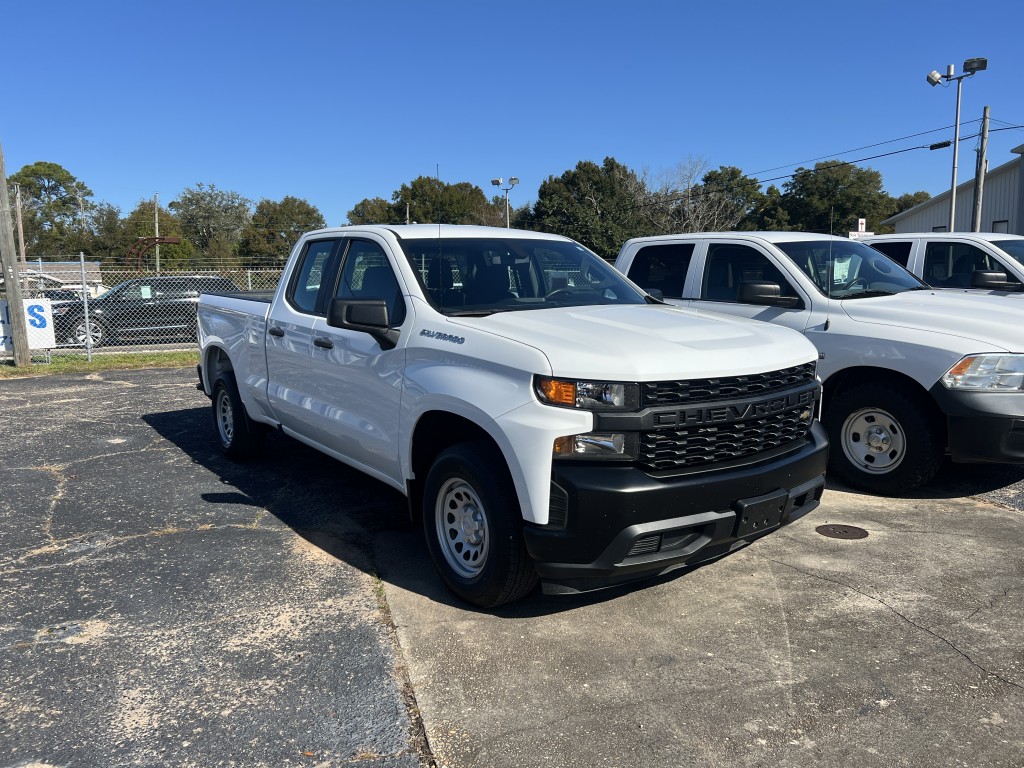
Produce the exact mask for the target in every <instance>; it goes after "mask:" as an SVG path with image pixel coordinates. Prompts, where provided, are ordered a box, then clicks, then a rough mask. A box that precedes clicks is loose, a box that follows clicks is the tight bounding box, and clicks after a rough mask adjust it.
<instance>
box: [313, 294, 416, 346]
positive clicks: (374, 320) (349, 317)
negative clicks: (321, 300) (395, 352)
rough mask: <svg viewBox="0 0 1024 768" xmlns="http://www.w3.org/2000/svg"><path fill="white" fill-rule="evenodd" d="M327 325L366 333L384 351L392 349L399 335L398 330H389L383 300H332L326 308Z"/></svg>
mask: <svg viewBox="0 0 1024 768" xmlns="http://www.w3.org/2000/svg"><path fill="white" fill-rule="evenodd" d="M327 324H328V325H329V326H331V327H332V328H343V329H345V330H349V331H360V332H362V333H368V334H370V335H371V336H372V337H373V338H375V339H376V340H377V342H378V343H379V344H380V345H381V347H382V348H384V349H391V348H393V347H394V346H395V344H397V343H398V337H399V334H400V333H401V331H400V330H399V329H398V328H394V329H392V328H391V325H390V321H389V320H388V303H387V301H385V300H384V299H333V300H332V301H331V303H330V305H328V307H327Z"/></svg>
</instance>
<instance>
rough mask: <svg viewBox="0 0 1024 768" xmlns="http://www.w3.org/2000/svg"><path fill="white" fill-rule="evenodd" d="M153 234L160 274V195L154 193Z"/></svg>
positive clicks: (157, 268) (157, 267)
mask: <svg viewBox="0 0 1024 768" xmlns="http://www.w3.org/2000/svg"><path fill="white" fill-rule="evenodd" d="M153 229H154V230H155V231H154V232H153V234H154V235H156V273H157V274H158V275H159V274H160V193H159V192H154V193H153Z"/></svg>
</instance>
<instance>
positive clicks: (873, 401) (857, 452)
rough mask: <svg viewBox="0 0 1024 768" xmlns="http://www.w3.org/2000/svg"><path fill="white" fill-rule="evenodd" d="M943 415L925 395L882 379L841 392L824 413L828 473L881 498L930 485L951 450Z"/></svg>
mask: <svg viewBox="0 0 1024 768" xmlns="http://www.w3.org/2000/svg"><path fill="white" fill-rule="evenodd" d="M939 416H940V415H939V414H938V413H937V411H936V410H935V408H934V407H932V406H931V403H929V402H928V401H927V400H926V399H925V397H924V395H923V394H921V395H915V394H914V393H912V392H908V391H906V390H905V389H901V388H898V387H893V386H889V385H885V384H880V383H862V384H855V385H852V386H850V387H848V388H846V389H843V390H840V391H839V392H837V393H836V395H835V397H834V399H833V401H832V402H831V403H830V404H829V405H828V408H827V410H826V411H825V414H824V423H825V429H826V430H827V431H828V437H829V471H830V472H832V473H833V474H834V475H835V476H836V477H837V478H839V479H840V480H842V481H843V482H844V483H846V484H847V485H849V486H850V487H851V488H856V489H858V490H861V491H867V492H868V493H873V494H877V495H879V496H898V495H900V494H903V493H907V492H909V491H912V490H914V489H915V488H919V487H920V486H922V485H924V484H926V483H928V482H929V481H930V480H931V479H932V478H933V477H935V475H936V474H937V473H938V471H939V467H940V466H941V465H942V459H943V457H944V456H945V453H946V433H945V428H944V427H943V424H942V421H941V419H940V418H939Z"/></svg>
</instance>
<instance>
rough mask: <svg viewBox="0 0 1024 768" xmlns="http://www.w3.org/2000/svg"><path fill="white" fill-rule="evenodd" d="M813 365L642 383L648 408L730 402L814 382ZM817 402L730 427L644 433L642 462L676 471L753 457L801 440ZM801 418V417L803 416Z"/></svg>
mask: <svg viewBox="0 0 1024 768" xmlns="http://www.w3.org/2000/svg"><path fill="white" fill-rule="evenodd" d="M814 373H815V365H814V363H807V364H806V365H799V366H796V367H793V368H784V369H782V370H781V371H771V372H769V373H762V374H756V375H753V376H735V377H729V378H721V379H694V380H691V381H660V382H652V383H649V384H642V385H641V396H640V399H641V402H642V404H643V406H645V407H652V406H668V405H679V404H682V403H685V404H687V405H691V404H695V403H706V402H716V403H726V404H727V403H728V402H729V401H738V400H745V399H747V400H749V398H751V397H759V396H771V395H773V394H775V393H781V392H785V391H788V390H793V389H794V388H797V387H799V388H800V389H806V385H807V384H808V383H810V382H813V381H814ZM808 408H810V409H811V411H812V413H813V410H814V403H811V404H808V403H807V402H804V403H800V404H794V405H792V406H791V407H789V408H786V409H784V410H780V411H778V412H775V413H770V414H768V415H765V416H757V417H754V418H749V419H744V420H742V421H735V422H731V423H703V424H694V425H692V426H682V427H669V428H665V429H654V430H650V431H646V432H641V433H640V445H639V455H638V460H639V463H640V464H641V465H642V466H644V467H647V468H648V469H651V470H674V469H684V468H687V469H688V468H692V467H700V466H707V465H713V464H718V463H721V462H727V461H732V460H734V459H741V458H744V457H747V456H754V455H756V454H759V453H762V452H764V451H768V450H771V449H772V448H779V447H784V446H786V445H789V444H791V443H794V442H796V441H798V440H802V439H803V438H804V437H806V435H807V433H808V431H809V430H810V428H811V422H812V421H813V419H810V418H807V410H808ZM801 417H802V418H801Z"/></svg>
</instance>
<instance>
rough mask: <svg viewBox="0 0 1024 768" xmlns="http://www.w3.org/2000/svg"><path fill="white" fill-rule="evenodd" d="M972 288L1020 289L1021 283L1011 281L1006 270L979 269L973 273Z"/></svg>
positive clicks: (991, 289)
mask: <svg viewBox="0 0 1024 768" xmlns="http://www.w3.org/2000/svg"><path fill="white" fill-rule="evenodd" d="M971 288H988V289H989V290H990V291H1019V290H1020V288H1021V285H1020V283H1011V282H1009V280H1008V279H1007V277H1006V273H1005V272H989V271H987V270H983V269H978V270H975V271H974V272H972V273H971Z"/></svg>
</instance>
